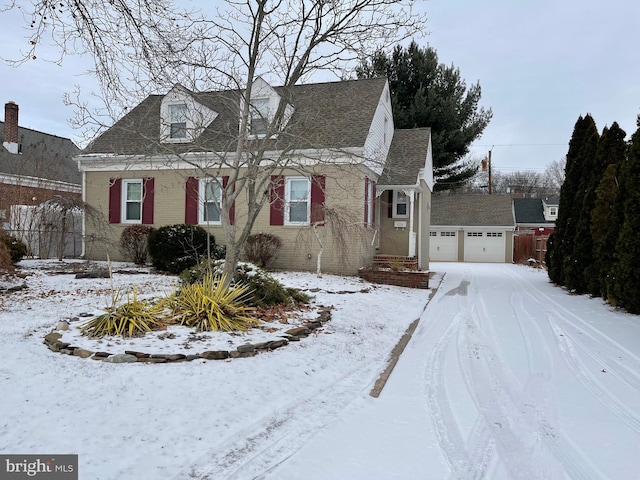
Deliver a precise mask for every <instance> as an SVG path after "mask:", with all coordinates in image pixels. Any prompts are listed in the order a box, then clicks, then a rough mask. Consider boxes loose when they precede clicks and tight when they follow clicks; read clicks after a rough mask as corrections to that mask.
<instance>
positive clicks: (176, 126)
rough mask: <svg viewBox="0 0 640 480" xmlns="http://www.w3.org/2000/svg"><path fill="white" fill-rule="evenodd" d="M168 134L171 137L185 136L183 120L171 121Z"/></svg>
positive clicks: (185, 125)
mask: <svg viewBox="0 0 640 480" xmlns="http://www.w3.org/2000/svg"><path fill="white" fill-rule="evenodd" d="M169 135H170V136H171V138H187V124H186V123H184V122H181V123H172V124H171V133H170V134H169Z"/></svg>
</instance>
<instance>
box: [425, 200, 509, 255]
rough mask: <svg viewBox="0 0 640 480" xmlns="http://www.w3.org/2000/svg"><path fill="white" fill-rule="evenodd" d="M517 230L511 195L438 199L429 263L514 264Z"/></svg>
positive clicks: (433, 206)
mask: <svg viewBox="0 0 640 480" xmlns="http://www.w3.org/2000/svg"><path fill="white" fill-rule="evenodd" d="M514 230H515V219H514V215H513V208H512V201H511V197H510V196H508V195H448V196H437V195H434V196H433V197H432V198H431V232H430V235H429V260H431V261H434V262H485V263H486V262H492V263H511V262H512V261H513V232H514Z"/></svg>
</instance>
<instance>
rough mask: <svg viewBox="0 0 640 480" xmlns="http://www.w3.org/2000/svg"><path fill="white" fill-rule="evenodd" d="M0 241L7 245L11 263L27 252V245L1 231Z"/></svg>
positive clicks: (16, 261) (17, 260)
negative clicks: (0, 238)
mask: <svg viewBox="0 0 640 480" xmlns="http://www.w3.org/2000/svg"><path fill="white" fill-rule="evenodd" d="M2 243H4V245H5V246H6V247H7V252H8V253H9V256H10V257H11V262H12V263H18V262H19V261H20V260H22V258H23V257H24V256H25V255H26V254H27V246H26V245H25V244H24V243H23V242H22V241H21V240H18V239H17V238H16V237H12V236H11V235H6V234H4V233H3V234H2Z"/></svg>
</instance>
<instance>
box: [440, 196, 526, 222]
mask: <svg viewBox="0 0 640 480" xmlns="http://www.w3.org/2000/svg"><path fill="white" fill-rule="evenodd" d="M431 225H432V226H469V227H472V226H477V227H485V226H486V227H498V226H500V227H515V219H514V215H513V207H512V201H511V197H510V196H509V195H447V196H440V195H434V196H432V197H431Z"/></svg>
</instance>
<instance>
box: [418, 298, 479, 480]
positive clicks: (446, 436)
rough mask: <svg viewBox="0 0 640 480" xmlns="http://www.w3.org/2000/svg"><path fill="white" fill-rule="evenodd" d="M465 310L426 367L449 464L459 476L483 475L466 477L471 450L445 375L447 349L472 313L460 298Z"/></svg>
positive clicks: (435, 424)
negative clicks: (454, 409)
mask: <svg viewBox="0 0 640 480" xmlns="http://www.w3.org/2000/svg"><path fill="white" fill-rule="evenodd" d="M458 303H459V306H460V308H461V311H460V312H458V313H457V314H456V315H455V316H454V318H453V320H452V321H451V323H450V324H449V326H448V327H447V328H446V330H445V331H444V333H443V334H442V335H441V336H440V338H439V339H438V341H437V342H436V344H435V345H434V347H433V350H432V351H431V354H430V355H429V356H428V360H427V365H426V368H425V398H426V401H427V410H428V411H429V412H430V415H431V423H432V425H433V427H434V430H435V433H436V436H437V438H438V443H439V445H440V449H441V450H442V453H443V455H444V457H445V459H446V461H447V463H448V464H449V466H450V468H451V471H452V475H453V476H454V477H455V478H482V477H465V476H461V475H468V473H469V472H468V464H469V453H468V452H467V447H466V442H465V441H464V439H463V437H462V434H461V433H460V429H459V427H458V423H457V421H456V418H455V416H454V415H453V411H452V410H451V403H450V401H449V396H448V395H447V391H446V388H445V387H444V385H445V378H444V364H445V356H446V352H447V349H448V348H449V346H450V345H451V344H452V342H453V337H454V335H455V333H456V331H457V329H458V325H459V324H460V322H461V321H462V319H463V318H464V317H465V316H466V315H468V311H467V307H465V306H464V305H462V302H460V301H459V302H458Z"/></svg>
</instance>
